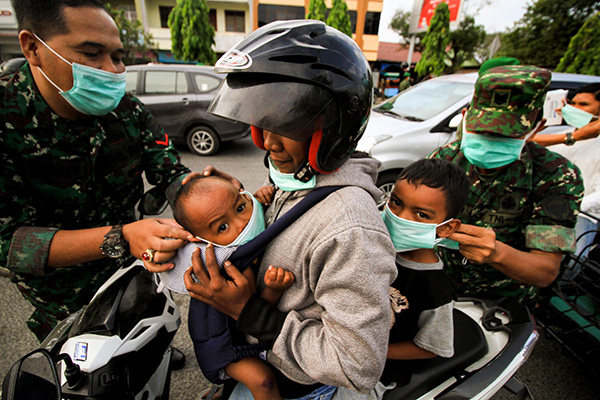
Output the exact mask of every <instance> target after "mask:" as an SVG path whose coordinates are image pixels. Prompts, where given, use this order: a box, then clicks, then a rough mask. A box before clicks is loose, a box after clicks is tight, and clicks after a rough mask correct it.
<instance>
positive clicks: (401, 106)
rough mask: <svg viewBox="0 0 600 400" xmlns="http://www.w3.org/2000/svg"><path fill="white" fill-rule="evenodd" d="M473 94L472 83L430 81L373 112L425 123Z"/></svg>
mask: <svg viewBox="0 0 600 400" xmlns="http://www.w3.org/2000/svg"><path fill="white" fill-rule="evenodd" d="M472 92H473V84H472V83H464V82H448V81H436V80H430V81H425V82H423V83H421V84H419V85H417V86H415V87H413V88H411V89H410V90H406V91H404V92H402V93H400V94H398V95H397V96H396V97H392V98H391V99H389V100H387V101H385V102H384V103H382V104H381V105H379V106H377V107H374V108H373V111H377V112H380V113H384V114H391V115H394V116H397V117H400V118H404V119H408V120H410V121H424V120H427V119H429V118H431V117H433V116H436V115H438V114H439V113H440V112H442V111H444V110H445V109H447V108H448V107H450V106H451V105H452V104H454V103H456V102H457V101H459V100H460V99H462V98H463V97H465V96H467V95H469V94H471V93H472Z"/></svg>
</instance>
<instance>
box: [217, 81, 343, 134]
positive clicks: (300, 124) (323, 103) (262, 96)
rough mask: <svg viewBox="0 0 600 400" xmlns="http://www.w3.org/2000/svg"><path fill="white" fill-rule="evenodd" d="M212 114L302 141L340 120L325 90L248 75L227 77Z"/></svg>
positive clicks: (218, 93) (293, 82) (220, 89)
mask: <svg viewBox="0 0 600 400" xmlns="http://www.w3.org/2000/svg"><path fill="white" fill-rule="evenodd" d="M208 112H210V113H212V114H215V115H219V116H221V117H225V118H229V119H232V120H235V121H241V122H245V123H247V124H250V125H253V126H256V127H258V128H262V129H265V130H267V131H269V132H273V133H277V134H279V135H282V136H285V137H288V138H290V139H293V140H298V141H306V140H308V139H309V138H310V137H311V136H312V135H313V133H315V132H317V131H319V130H321V129H324V128H327V127H329V126H330V125H332V124H334V123H336V122H337V121H338V119H339V115H338V109H337V105H336V102H335V100H334V99H333V97H332V95H331V94H330V93H329V92H328V91H327V90H325V89H322V88H320V87H317V86H314V85H309V84H306V83H302V82H298V81H289V80H285V81H277V80H275V79H273V77H272V76H268V75H260V74H246V73H244V74H241V73H240V74H235V73H232V74H229V75H228V76H227V78H226V79H225V80H224V81H223V83H222V84H221V87H220V88H219V91H218V92H217V95H216V96H215V98H214V99H213V101H212V103H211V104H210V106H209V107H208Z"/></svg>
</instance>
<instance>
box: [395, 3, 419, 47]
mask: <svg viewBox="0 0 600 400" xmlns="http://www.w3.org/2000/svg"><path fill="white" fill-rule="evenodd" d="M389 27H390V29H391V30H393V31H394V32H396V33H397V34H398V35H399V36H400V37H401V38H402V43H409V42H410V38H411V36H412V33H409V32H408V30H409V28H410V12H409V11H402V10H398V11H396V13H395V14H394V17H393V18H392V21H391V22H390V25H389ZM424 37H425V32H420V33H417V34H416V38H415V51H417V52H419V53H420V52H422V51H423V45H422V43H421V42H422V41H423V38H424Z"/></svg>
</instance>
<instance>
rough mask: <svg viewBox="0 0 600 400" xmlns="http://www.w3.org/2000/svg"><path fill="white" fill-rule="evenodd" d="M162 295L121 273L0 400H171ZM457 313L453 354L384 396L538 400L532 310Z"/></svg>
mask: <svg viewBox="0 0 600 400" xmlns="http://www.w3.org/2000/svg"><path fill="white" fill-rule="evenodd" d="M157 289H158V286H157V285H156V281H155V278H154V277H153V276H152V274H150V273H149V272H148V271H146V270H145V269H144V268H143V267H142V266H141V265H139V264H134V265H132V266H131V267H129V268H127V269H122V270H119V271H117V273H115V275H114V276H113V277H112V278H111V279H110V280H109V281H107V282H106V283H105V284H104V285H103V286H102V287H101V288H100V290H99V291H98V293H97V294H96V295H95V296H94V298H93V299H92V301H91V302H90V304H89V305H88V306H86V307H85V308H84V309H82V310H81V311H79V312H77V313H75V314H73V315H71V316H70V317H68V318H67V319H65V320H63V321H62V322H61V323H60V324H59V325H57V326H56V328H55V329H54V330H53V331H52V332H51V333H50V334H49V335H48V337H47V338H46V339H45V340H44V342H42V344H41V345H40V348H39V349H37V350H35V351H33V352H32V353H30V354H28V355H26V356H25V357H23V358H22V359H21V360H19V361H17V363H15V364H14V365H13V367H12V368H11V370H10V371H9V373H8V374H7V376H6V377H5V379H4V382H3V385H2V392H1V395H0V399H2V400H23V399H27V400H29V399H36V400H40V399H42V400H45V399H48V400H50V399H52V400H58V399H98V400H102V399H128V400H129V399H135V400H141V399H155V400H158V399H162V400H164V399H168V398H169V387H170V384H169V382H170V369H169V362H170V343H171V341H172V339H173V336H174V335H175V332H176V331H177V328H178V327H179V324H180V315H179V310H178V308H177V306H176V305H175V303H174V302H173V299H172V297H171V293H170V292H169V291H168V289H166V288H165V289H163V291H162V292H157ZM454 313H455V315H454V317H455V318H454V323H455V332H456V334H455V356H454V357H452V358H450V359H442V358H436V359H429V360H418V361H413V362H412V368H411V370H412V374H411V377H410V381H409V383H408V384H406V385H403V386H400V387H396V388H394V389H393V390H390V391H388V392H386V394H385V396H384V399H385V400H394V399H403V400H406V399H434V398H435V399H489V398H491V397H492V395H493V394H494V393H496V392H497V391H498V390H500V388H502V387H503V386H504V387H506V388H508V389H509V390H510V391H512V392H513V393H516V394H517V395H518V398H523V399H524V398H526V396H530V397H531V394H530V393H529V391H528V389H527V388H526V386H524V385H523V384H521V383H520V382H518V381H517V380H516V378H515V377H514V376H513V375H514V373H515V372H516V371H517V370H518V369H519V367H520V366H521V365H522V364H523V363H524V362H525V360H526V359H527V357H528V355H529V354H530V352H531V350H532V349H533V346H534V344H535V341H536V340H537V338H538V334H537V331H536V328H535V324H534V323H533V321H532V318H531V315H530V314H529V312H528V310H527V308H526V307H524V306H521V305H519V304H516V303H510V302H508V301H501V302H488V301H483V300H480V299H473V298H461V299H459V301H458V302H457V303H456V308H455V311H454Z"/></svg>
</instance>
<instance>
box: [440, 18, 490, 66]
mask: <svg viewBox="0 0 600 400" xmlns="http://www.w3.org/2000/svg"><path fill="white" fill-rule="evenodd" d="M485 38H486V33H485V29H484V28H483V26H481V25H475V18H474V17H472V16H469V15H466V16H465V17H464V18H463V19H462V21H460V24H458V27H457V28H456V29H455V30H453V31H451V32H450V49H449V50H448V51H447V52H446V56H447V57H448V60H449V61H450V66H449V68H448V72H449V73H454V72H456V71H458V69H459V68H460V67H461V66H462V65H463V63H464V62H465V61H467V60H469V59H471V58H473V55H474V54H475V51H476V50H477V49H478V48H479V47H480V46H481V45H482V44H483V43H484V41H485Z"/></svg>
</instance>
